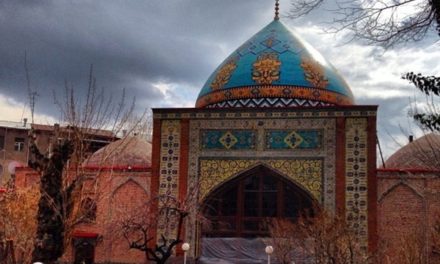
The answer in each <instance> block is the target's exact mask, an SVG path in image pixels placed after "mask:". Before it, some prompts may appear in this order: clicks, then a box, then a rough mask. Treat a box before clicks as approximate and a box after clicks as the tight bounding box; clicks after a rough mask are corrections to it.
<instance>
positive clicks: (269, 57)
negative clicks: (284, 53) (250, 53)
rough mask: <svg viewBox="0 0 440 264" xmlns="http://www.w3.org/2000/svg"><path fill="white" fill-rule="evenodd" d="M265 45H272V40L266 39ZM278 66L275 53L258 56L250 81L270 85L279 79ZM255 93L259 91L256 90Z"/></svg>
mask: <svg viewBox="0 0 440 264" xmlns="http://www.w3.org/2000/svg"><path fill="white" fill-rule="evenodd" d="M266 44H267V45H270V46H271V45H272V44H273V40H271V39H268V40H267V41H266ZM280 65H281V62H280V60H279V59H278V54H277V53H275V52H266V53H263V54H261V55H260V56H258V58H257V60H256V61H255V62H254V64H253V70H252V80H254V81H255V82H256V83H258V84H271V83H272V82H274V81H276V80H278V79H279V78H280ZM256 91H259V89H258V88H257V89H256Z"/></svg>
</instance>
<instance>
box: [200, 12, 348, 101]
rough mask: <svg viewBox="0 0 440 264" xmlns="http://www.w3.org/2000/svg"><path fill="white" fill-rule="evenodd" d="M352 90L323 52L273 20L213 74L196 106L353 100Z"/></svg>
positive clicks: (201, 92)
mask: <svg viewBox="0 0 440 264" xmlns="http://www.w3.org/2000/svg"><path fill="white" fill-rule="evenodd" d="M353 103H354V99H353V94H352V92H351V90H350V88H349V87H348V85H347V83H346V82H345V81H344V79H343V78H342V77H341V76H340V75H339V73H338V72H337V70H336V69H335V68H334V67H333V66H332V65H331V64H330V63H328V62H327V61H326V60H325V59H324V58H323V57H322V55H321V54H319V52H317V51H316V50H314V49H313V48H312V47H311V46H310V45H309V44H307V43H306V42H304V41H302V40H300V39H299V38H298V37H296V36H295V34H294V33H292V32H291V31H290V30H288V29H287V28H286V27H285V26H284V25H283V24H282V23H281V22H280V21H279V20H274V21H273V22H271V23H270V24H269V25H267V26H266V27H265V28H263V29H262V30H261V31H260V32H258V33H257V34H255V35H254V36H253V37H252V38H251V39H249V40H248V41H246V42H245V43H244V44H243V45H242V46H241V47H239V48H238V49H237V50H236V51H234V52H233V53H232V54H231V55H230V56H229V57H228V58H227V59H226V60H225V61H223V63H221V64H220V66H219V67H218V68H217V69H216V70H215V71H214V72H213V73H212V74H211V76H210V77H209V78H208V80H207V81H206V83H205V85H204V86H203V88H202V90H201V91H200V94H199V96H198V98H197V102H196V107H200V108H201V107H212V108H226V107H290V106H318V105H320V106H327V105H351V104H353Z"/></svg>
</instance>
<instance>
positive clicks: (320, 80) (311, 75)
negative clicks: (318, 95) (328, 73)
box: [301, 58, 328, 89]
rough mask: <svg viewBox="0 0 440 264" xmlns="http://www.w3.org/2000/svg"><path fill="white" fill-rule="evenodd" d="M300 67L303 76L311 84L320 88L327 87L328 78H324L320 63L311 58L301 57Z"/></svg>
mask: <svg viewBox="0 0 440 264" xmlns="http://www.w3.org/2000/svg"><path fill="white" fill-rule="evenodd" d="M301 68H303V70H304V77H305V78H306V80H307V81H308V82H309V83H310V84H311V85H312V86H314V87H316V88H320V89H325V88H327V85H328V79H327V78H325V73H324V68H323V67H322V65H321V64H319V63H318V62H317V61H315V60H314V59H311V58H302V60H301Z"/></svg>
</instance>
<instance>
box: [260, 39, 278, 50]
mask: <svg viewBox="0 0 440 264" xmlns="http://www.w3.org/2000/svg"><path fill="white" fill-rule="evenodd" d="M280 42H281V41H279V40H277V39H276V38H274V37H268V38H266V39H265V40H263V41H261V42H260V44H261V45H263V46H265V47H268V48H272V47H275V46H276V45H278V44H279V43H280Z"/></svg>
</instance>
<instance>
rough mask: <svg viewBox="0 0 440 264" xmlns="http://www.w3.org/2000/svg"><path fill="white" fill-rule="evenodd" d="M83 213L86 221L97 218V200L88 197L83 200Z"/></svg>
mask: <svg viewBox="0 0 440 264" xmlns="http://www.w3.org/2000/svg"><path fill="white" fill-rule="evenodd" d="M81 215H82V217H83V219H82V220H83V222H85V223H89V222H93V221H95V220H96V202H95V201H94V200H93V199H91V198H89V197H87V198H85V199H83V200H82V201H81Z"/></svg>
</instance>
